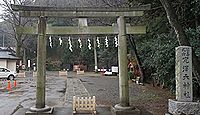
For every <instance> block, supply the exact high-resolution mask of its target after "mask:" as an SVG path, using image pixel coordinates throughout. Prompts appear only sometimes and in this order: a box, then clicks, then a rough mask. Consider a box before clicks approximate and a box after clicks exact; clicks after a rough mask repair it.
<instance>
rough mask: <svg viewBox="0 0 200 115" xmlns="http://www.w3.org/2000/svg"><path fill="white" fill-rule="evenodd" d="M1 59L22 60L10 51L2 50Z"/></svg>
mask: <svg viewBox="0 0 200 115" xmlns="http://www.w3.org/2000/svg"><path fill="white" fill-rule="evenodd" d="M0 59H20V58H18V57H16V56H15V54H14V53H12V52H10V51H9V50H5V49H0Z"/></svg>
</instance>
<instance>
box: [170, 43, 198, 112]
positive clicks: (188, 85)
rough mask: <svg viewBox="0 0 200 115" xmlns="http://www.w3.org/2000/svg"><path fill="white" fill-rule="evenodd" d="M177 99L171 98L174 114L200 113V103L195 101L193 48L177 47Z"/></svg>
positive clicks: (171, 110) (171, 109)
mask: <svg viewBox="0 0 200 115" xmlns="http://www.w3.org/2000/svg"><path fill="white" fill-rule="evenodd" d="M175 68H176V73H175V74H176V100H173V99H169V102H168V111H169V113H170V114H173V115H180V114H184V115H200V109H199V108H200V103H199V102H193V92H192V91H193V90H192V48H191V47H189V46H179V47H177V48H176V67H175Z"/></svg>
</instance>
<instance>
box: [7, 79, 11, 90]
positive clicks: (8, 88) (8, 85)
mask: <svg viewBox="0 0 200 115" xmlns="http://www.w3.org/2000/svg"><path fill="white" fill-rule="evenodd" d="M10 89H11V87H10V80H8V84H7V90H10Z"/></svg>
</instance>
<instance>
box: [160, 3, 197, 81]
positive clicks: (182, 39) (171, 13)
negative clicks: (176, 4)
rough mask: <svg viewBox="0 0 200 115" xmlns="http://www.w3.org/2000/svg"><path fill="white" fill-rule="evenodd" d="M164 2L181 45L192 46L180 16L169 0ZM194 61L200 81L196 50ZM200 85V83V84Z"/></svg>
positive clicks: (195, 71) (193, 56) (193, 55)
mask: <svg viewBox="0 0 200 115" xmlns="http://www.w3.org/2000/svg"><path fill="white" fill-rule="evenodd" d="M160 2H161V3H162V5H163V7H164V9H165V11H166V13H167V18H168V20H169V23H170V24H171V26H172V28H173V29H174V31H175V32H176V36H177V39H178V42H179V45H181V46H190V43H189V41H188V38H187V36H186V35H185V33H184V30H183V27H182V26H181V24H180V23H179V21H178V18H177V17H178V16H177V15H176V14H175V11H174V9H173V7H172V6H171V4H170V3H169V2H168V1H167V0H160ZM192 61H193V63H192V64H193V73H195V74H194V75H195V77H196V79H197V80H198V83H199V82H200V66H199V65H200V61H199V60H198V57H197V56H196V54H195V52H192ZM199 85H200V84H199Z"/></svg>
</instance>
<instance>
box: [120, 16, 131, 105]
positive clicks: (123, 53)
mask: <svg viewBox="0 0 200 115" xmlns="http://www.w3.org/2000/svg"><path fill="white" fill-rule="evenodd" d="M117 23H118V29H119V35H118V42H119V46H118V60H119V98H120V105H121V106H123V107H127V106H129V90H128V70H127V44H126V23H125V19H124V17H123V16H120V17H119V18H118V20H117Z"/></svg>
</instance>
